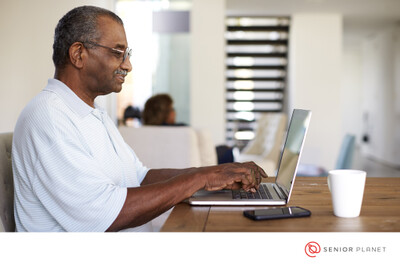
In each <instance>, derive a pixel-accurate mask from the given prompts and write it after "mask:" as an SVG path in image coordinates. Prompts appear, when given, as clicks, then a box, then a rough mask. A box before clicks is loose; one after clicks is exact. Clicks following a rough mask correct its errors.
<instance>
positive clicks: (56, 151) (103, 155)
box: [12, 6, 267, 232]
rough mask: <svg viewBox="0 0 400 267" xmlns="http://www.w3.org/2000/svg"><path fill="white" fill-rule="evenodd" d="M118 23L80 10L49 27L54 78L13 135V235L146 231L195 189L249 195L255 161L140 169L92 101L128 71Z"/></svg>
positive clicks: (102, 13)
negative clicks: (223, 190)
mask: <svg viewBox="0 0 400 267" xmlns="http://www.w3.org/2000/svg"><path fill="white" fill-rule="evenodd" d="M130 55H131V49H129V48H128V44H127V40H126V36H125V30H124V26H123V22H122V20H121V19H120V18H119V17H118V16H117V15H116V14H114V13H113V12H111V11H109V10H106V9H102V8H98V7H94V6H82V7H77V8H75V9H73V10H71V11H70V12H68V13H67V14H66V15H65V16H64V17H63V18H61V20H60V21H59V22H58V25H57V27H56V30H55V35H54V44H53V62H54V65H55V74H54V79H49V81H48V84H47V86H46V87H45V88H44V89H43V90H42V91H41V92H40V93H39V94H38V95H37V96H36V97H34V98H33V99H32V100H31V102H30V103H29V104H28V105H27V106H26V107H25V108H24V110H23V111H22V113H21V115H20V116H19V118H18V121H17V124H16V126H15V130H14V135H13V146H12V163H13V164H12V166H13V176H14V192H15V194H14V198H15V199H14V200H15V201H14V203H15V206H14V212H15V223H16V230H17V231H37V232H56V231H58V232H63V231H77V232H89V231H96V232H101V231H120V230H126V229H129V230H133V231H151V224H149V221H150V220H152V219H154V218H155V217H157V216H159V215H160V214H162V213H164V212H165V211H167V210H169V209H170V208H171V207H173V206H174V205H176V204H177V203H179V202H181V201H183V200H184V199H186V198H188V197H190V196H191V195H193V194H194V193H195V192H196V191H198V190H200V189H205V190H220V189H223V188H229V189H238V188H243V189H244V190H246V191H255V190H256V189H257V188H258V185H259V183H260V181H261V179H262V178H263V177H266V176H267V175H266V174H265V172H264V171H263V170H262V169H261V168H260V167H259V166H257V165H256V164H255V163H252V162H247V163H231V164H223V165H218V166H210V167H201V168H188V169H148V168H146V167H145V166H143V164H142V162H141V161H140V160H139V159H138V158H137V156H136V154H135V152H134V151H133V150H132V149H131V148H130V147H129V146H128V145H127V144H126V143H125V141H124V140H123V138H122V136H121V135H120V133H119V131H118V129H117V128H116V125H115V123H114V122H113V120H112V119H111V118H110V117H109V116H108V115H107V113H106V112H105V110H103V109H101V108H99V107H98V106H97V105H96V104H95V98H96V97H97V96H99V95H107V94H110V93H112V92H115V93H119V92H120V91H121V90H122V84H123V83H124V81H125V76H126V75H127V74H128V72H130V71H131V70H132V65H131V63H130V59H129V58H130Z"/></svg>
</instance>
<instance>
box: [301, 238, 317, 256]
mask: <svg viewBox="0 0 400 267" xmlns="http://www.w3.org/2000/svg"><path fill="white" fill-rule="evenodd" d="M304 251H305V252H306V254H307V256H308V257H311V258H315V256H317V255H316V254H318V253H320V252H321V247H320V246H319V244H318V243H317V242H314V241H312V242H308V243H307V245H306V247H305V248H304Z"/></svg>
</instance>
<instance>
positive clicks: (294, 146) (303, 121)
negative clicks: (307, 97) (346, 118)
mask: <svg viewBox="0 0 400 267" xmlns="http://www.w3.org/2000/svg"><path fill="white" fill-rule="evenodd" d="M310 119H311V112H310V111H308V110H298V109H297V110H294V111H293V114H292V119H291V121H290V124H289V128H288V132H287V136H286V144H285V146H284V148H285V149H284V151H283V153H282V156H281V160H280V163H279V171H278V173H277V180H276V183H277V184H279V185H280V186H281V188H284V189H285V190H287V191H286V193H288V192H290V188H291V186H292V181H293V178H294V177H293V176H294V175H295V173H296V169H297V165H298V162H299V158H300V153H301V150H302V147H303V143H304V137H305V135H306V131H307V128H308V124H309V123H310Z"/></svg>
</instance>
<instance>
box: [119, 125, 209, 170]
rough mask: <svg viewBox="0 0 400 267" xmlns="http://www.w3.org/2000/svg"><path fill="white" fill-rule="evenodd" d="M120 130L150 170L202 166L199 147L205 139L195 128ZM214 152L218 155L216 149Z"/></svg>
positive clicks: (152, 127) (126, 127) (163, 127)
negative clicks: (198, 134) (200, 138)
mask: <svg viewBox="0 0 400 267" xmlns="http://www.w3.org/2000/svg"><path fill="white" fill-rule="evenodd" d="M118 129H119V131H120V133H121V135H122V137H123V138H124V140H125V142H126V143H127V144H128V145H130V146H131V147H132V149H133V150H134V151H135V153H136V155H137V156H138V158H139V159H140V160H141V161H142V162H143V164H144V165H145V166H147V167H149V168H155V169H157V168H188V167H200V166H202V161H201V153H200V144H199V143H200V142H201V140H199V138H198V136H197V133H196V131H195V130H194V129H193V128H191V127H186V126H182V127H181V126H177V127H175V126H142V127H139V128H135V127H129V126H120V127H119V128H118ZM206 137H207V136H206ZM203 139H204V140H205V139H206V138H203ZM204 140H203V141H204ZM212 149H213V152H214V153H215V154H216V151H215V148H212ZM215 157H216V156H215ZM215 161H216V160H215Z"/></svg>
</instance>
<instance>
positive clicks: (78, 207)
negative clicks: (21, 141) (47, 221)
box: [32, 139, 127, 232]
mask: <svg viewBox="0 0 400 267" xmlns="http://www.w3.org/2000/svg"><path fill="white" fill-rule="evenodd" d="M33 178H34V179H32V188H33V190H34V192H35V194H36V195H37V197H38V198H39V199H40V201H41V203H42V204H43V206H44V207H45V208H46V209H47V211H48V212H49V213H50V214H51V215H52V217H53V218H54V219H55V220H56V221H57V222H58V223H59V224H60V225H61V226H62V227H63V228H64V229H65V230H66V231H74V232H90V231H95V232H103V231H105V230H107V229H108V227H109V226H110V225H111V224H112V223H113V222H114V220H115V219H116V218H117V216H118V214H119V212H120V211H121V209H122V207H123V205H124V203H125V199H126V195H127V188H124V187H120V186H118V185H116V184H115V183H114V182H113V181H112V180H110V179H109V178H108V177H107V176H106V175H105V174H104V173H102V172H101V166H99V163H98V162H96V161H95V160H94V159H93V158H92V156H91V155H90V153H89V152H88V151H87V150H85V149H84V147H82V145H81V144H80V142H79V140H73V139H63V140H62V141H59V140H56V141H55V142H54V143H53V144H52V145H51V146H50V147H48V148H47V149H46V150H44V151H42V152H41V154H40V155H39V157H38V159H37V162H36V164H35V173H34V177H33Z"/></svg>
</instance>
